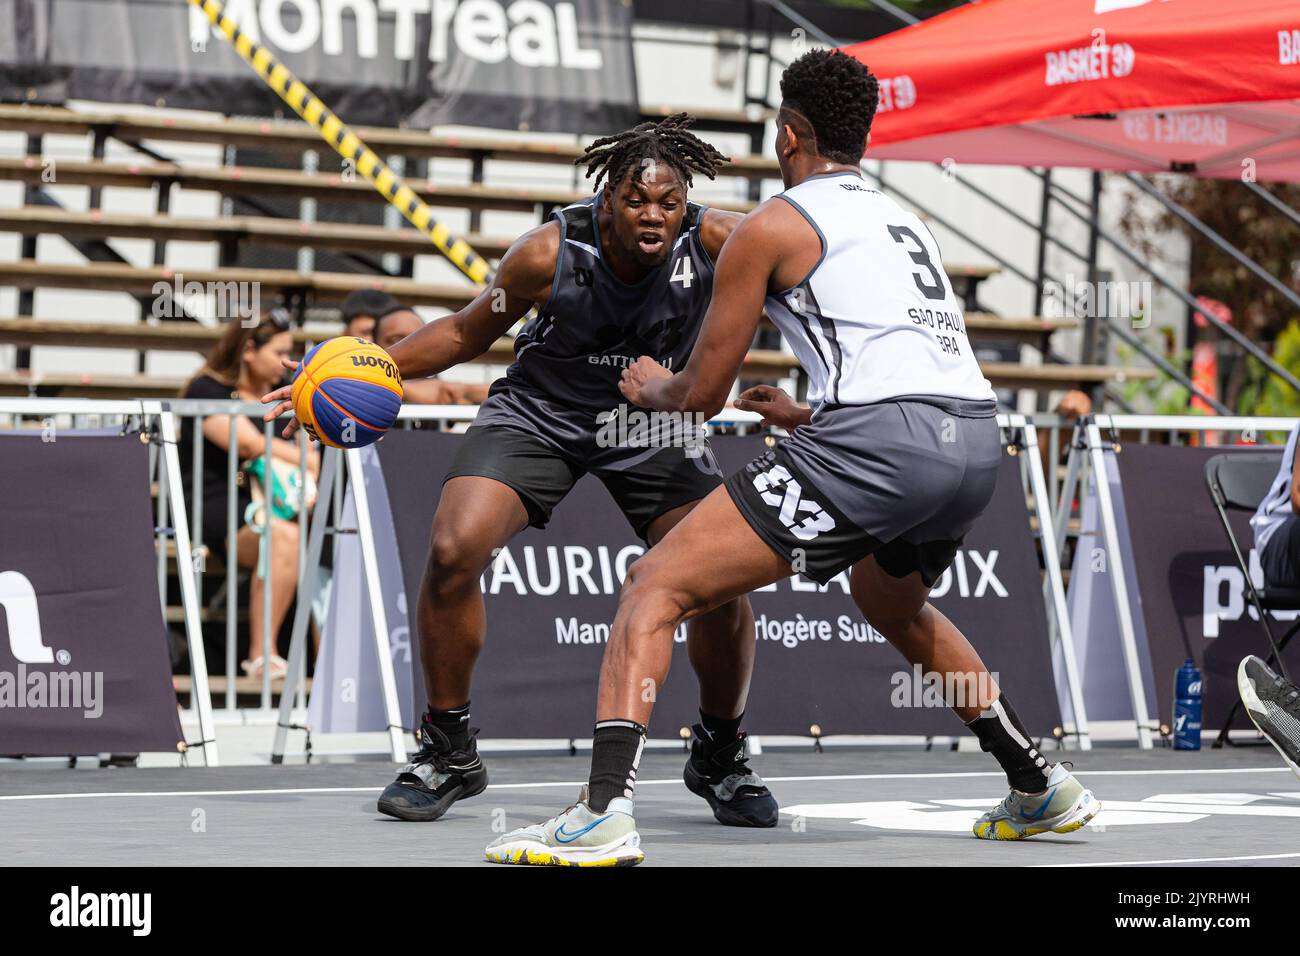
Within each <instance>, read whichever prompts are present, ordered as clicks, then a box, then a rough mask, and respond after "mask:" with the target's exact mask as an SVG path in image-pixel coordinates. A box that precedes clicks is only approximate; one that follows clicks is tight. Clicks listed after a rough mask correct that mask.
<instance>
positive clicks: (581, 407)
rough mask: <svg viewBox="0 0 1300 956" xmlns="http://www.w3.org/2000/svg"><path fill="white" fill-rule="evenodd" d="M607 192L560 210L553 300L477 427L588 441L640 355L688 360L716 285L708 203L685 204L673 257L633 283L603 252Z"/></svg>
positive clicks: (676, 364)
mask: <svg viewBox="0 0 1300 956" xmlns="http://www.w3.org/2000/svg"><path fill="white" fill-rule="evenodd" d="M602 192H603V191H602ZM601 195H602V193H597V194H596V195H594V196H591V197H590V198H588V199H584V200H582V201H581V202H577V203H574V204H573V205H571V206H566V207H565V208H564V209H561V210H558V211H557V212H555V213H554V214H553V217H552V218H554V219H556V220H558V221H559V223H560V229H561V240H560V251H559V254H558V256H557V257H556V263H555V278H554V281H553V284H552V287H551V298H550V301H549V302H547V303H546V306H545V308H543V309H542V310H541V311H540V312H539V313H538V314H537V316H536V317H535V318H533V319H532V320H531V321H529V322H528V324H527V325H525V326H524V328H523V330H522V331H521V332H520V333H519V335H518V336H517V337H516V339H515V362H514V364H513V365H511V366H510V368H509V369H508V370H507V371H506V374H505V377H504V378H503V379H500V380H498V381H497V383H496V384H495V385H494V386H493V387H492V391H491V393H490V394H489V396H488V398H487V400H486V401H485V402H484V403H483V406H482V410H481V411H480V413H479V415H478V418H477V419H476V422H477V423H478V424H506V425H515V426H517V427H526V428H530V429H532V430H535V431H539V432H540V433H541V434H542V435H543V436H544V437H548V438H550V439H551V440H552V441H554V442H557V443H568V442H571V441H577V440H581V439H583V438H587V437H590V436H593V435H594V434H595V433H596V431H597V430H598V428H599V425H598V424H597V418H596V416H597V415H599V414H600V413H601V412H609V411H611V410H613V409H615V408H617V407H618V406H619V405H620V404H625V403H626V399H625V398H623V395H622V393H621V392H619V390H618V383H619V378H620V376H621V375H622V372H623V369H625V368H626V367H627V366H628V365H630V364H631V363H632V362H634V361H636V360H637V358H639V357H640V356H642V355H649V356H652V357H653V358H654V359H655V360H656V361H658V362H659V363H660V364H662V365H664V366H665V367H667V368H669V369H671V370H672V371H674V372H676V371H680V370H681V369H682V367H683V366H685V364H686V360H687V359H688V358H689V357H690V353H691V348H692V346H694V344H695V339H696V336H697V335H698V334H699V330H700V324H701V322H702V321H703V319H704V314H705V313H706V312H707V311H708V308H709V299H710V297H711V295H712V292H713V260H712V259H711V258H710V257H709V254H708V252H707V251H706V250H705V248H704V243H703V241H702V240H701V238H700V223H701V221H702V219H703V216H704V208H705V207H703V206H701V205H699V204H697V203H693V202H688V203H687V204H686V215H685V217H684V218H683V221H682V227H681V231H680V233H679V234H678V237H677V241H676V243H675V244H674V246H673V248H672V251H671V252H670V253H669V256H668V261H667V262H665V263H664V264H663V265H662V266H660V267H659V268H658V269H657V270H655V271H654V272H652V273H651V274H650V275H648V276H646V277H645V279H643V280H642V281H641V282H638V283H637V284H636V285H627V284H626V283H624V282H622V281H620V280H619V279H618V278H617V277H616V276H615V275H614V273H613V272H611V271H610V269H609V267H608V266H606V264H605V262H604V260H603V259H602V258H601V254H600V232H599V226H598V225H597V222H596V206H597V203H599V202H600V197H601ZM521 417H522V419H523V420H522V421H521V420H520V419H521ZM569 450H572V449H569Z"/></svg>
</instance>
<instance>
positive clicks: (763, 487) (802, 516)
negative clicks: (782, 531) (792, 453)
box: [753, 465, 835, 541]
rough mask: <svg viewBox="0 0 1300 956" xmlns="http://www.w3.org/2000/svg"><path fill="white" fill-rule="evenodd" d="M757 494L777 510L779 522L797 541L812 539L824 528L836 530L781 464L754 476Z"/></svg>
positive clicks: (827, 516)
mask: <svg viewBox="0 0 1300 956" xmlns="http://www.w3.org/2000/svg"><path fill="white" fill-rule="evenodd" d="M753 481H754V489H755V490H756V491H757V492H758V494H759V497H760V498H762V499H763V501H765V502H766V503H767V504H769V505H771V506H772V507H773V508H777V509H779V514H780V518H781V523H782V524H783V525H785V526H786V527H787V528H788V529H789V530H790V532H791V533H792V534H793V535H794V536H795V537H796V538H798V539H799V540H800V541H811V540H812V539H813V538H815V537H817V536H818V535H819V534H821V533H822V532H824V531H833V530H835V519H834V518H833V517H832V516H831V514H830V513H829V512H828V511H827V510H826V509H825V508H823V507H822V506H821V505H819V504H818V503H817V502H815V501H813V500H811V499H810V498H805V497H804V496H803V487H802V486H801V485H800V484H799V482H798V480H797V479H796V478H795V477H794V476H793V475H791V474H790V472H789V470H788V469H787V468H786V467H785V466H784V465H772V466H771V467H770V468H768V469H767V470H766V471H761V472H759V473H758V474H757V475H755V476H754V479H753Z"/></svg>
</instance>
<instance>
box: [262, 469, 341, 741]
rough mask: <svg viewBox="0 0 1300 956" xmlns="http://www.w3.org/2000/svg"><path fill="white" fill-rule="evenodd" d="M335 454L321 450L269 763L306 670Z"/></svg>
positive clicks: (282, 737) (286, 732)
mask: <svg viewBox="0 0 1300 956" xmlns="http://www.w3.org/2000/svg"><path fill="white" fill-rule="evenodd" d="M339 457H340V455H339V451H338V450H337V449H335V448H326V449H324V455H323V460H322V461H321V470H320V481H319V483H318V485H317V491H316V509H315V512H314V513H313V514H312V518H311V530H310V531H309V532H308V535H307V563H306V568H305V571H304V574H303V576H302V577H301V578H300V579H299V581H298V606H297V607H296V608H295V609H294V612H293V636H292V637H291V638H290V640H289V669H288V671H287V672H286V673H285V675H284V687H282V688H281V689H280V716H279V718H278V719H277V720H276V722H275V741H274V742H273V743H272V745H271V763H283V762H284V751H285V748H286V746H287V744H288V737H289V725H290V724H291V723H292V716H293V700H294V697H295V696H296V694H297V692H298V689H299V687H300V686H301V685H300V682H301V681H302V679H303V677H304V675H305V674H306V671H307V668H306V663H307V625H308V623H309V622H310V621H311V613H312V602H314V601H315V600H316V584H317V581H318V580H319V578H318V577H317V575H316V570H317V569H318V568H319V567H320V558H321V552H322V551H323V550H324V546H325V527H326V526H327V525H328V524H329V523H330V519H331V517H332V509H331V507H330V504H331V495H332V494H333V492H334V482H335V480H336V478H337V475H338V470H339Z"/></svg>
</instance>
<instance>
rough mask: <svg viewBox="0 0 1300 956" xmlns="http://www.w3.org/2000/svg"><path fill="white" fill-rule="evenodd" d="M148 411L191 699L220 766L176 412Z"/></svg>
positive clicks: (209, 753) (155, 405) (151, 406)
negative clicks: (157, 442)
mask: <svg viewBox="0 0 1300 956" xmlns="http://www.w3.org/2000/svg"><path fill="white" fill-rule="evenodd" d="M140 407H141V409H142V410H143V412H144V414H145V415H157V416H158V427H159V434H161V435H162V453H163V467H164V469H165V474H166V481H167V499H168V502H169V504H170V506H171V514H172V525H173V527H174V528H175V532H176V579H177V580H178V581H179V582H180V585H181V606H182V609H183V610H184V612H185V639H186V642H187V643H188V644H189V651H190V675H191V679H192V685H191V688H190V699H191V701H192V703H193V704H194V710H195V711H196V712H197V713H198V716H199V738H200V741H201V743H200V746H201V747H202V748H203V763H204V765H205V766H208V767H216V766H218V765H219V763H220V758H219V755H218V753H217V728H216V724H215V723H214V721H213V719H212V692H211V689H210V688H209V686H208V658H207V654H206V652H205V651H204V648H203V628H202V626H201V625H200V623H199V595H198V588H197V587H196V586H195V580H194V550H193V545H192V543H191V542H190V522H189V515H188V514H187V511H186V506H185V493H184V490H183V489H182V487H181V463H180V456H179V455H178V454H177V452H176V441H177V428H176V416H175V415H174V414H173V413H172V412H171V411H164V406H163V403H162V402H141V403H140Z"/></svg>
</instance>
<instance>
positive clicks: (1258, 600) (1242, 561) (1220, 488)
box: [1205, 452, 1300, 747]
mask: <svg viewBox="0 0 1300 956" xmlns="http://www.w3.org/2000/svg"><path fill="white" fill-rule="evenodd" d="M1281 467H1282V454H1281V453H1280V452H1279V453H1275V454H1274V453H1270V454H1241V453H1237V454H1231V455H1215V456H1214V457H1213V458H1211V459H1210V460H1209V461H1207V462H1206V463H1205V483H1206V485H1207V486H1208V487H1209V489H1210V499H1211V500H1212V501H1213V502H1214V507H1215V510H1217V511H1218V512H1219V520H1220V521H1221V522H1223V531H1224V534H1226V535H1227V536H1228V543H1229V544H1231V545H1232V553H1233V555H1234V556H1235V557H1236V559H1237V566H1238V567H1239V568H1240V569H1241V573H1242V575H1243V576H1244V577H1245V579H1246V591H1247V592H1248V593H1249V594H1250V600H1251V603H1252V604H1253V605H1254V607H1255V613H1256V614H1258V615H1259V626H1260V627H1262V628H1263V629H1264V636H1265V637H1266V638H1267V639H1268V643H1269V647H1271V648H1272V653H1271V654H1270V655H1269V658H1268V660H1269V662H1270V664H1271V663H1274V662H1275V663H1276V665H1277V669H1278V671H1280V672H1281V674H1282V676H1283V677H1288V678H1289V676H1290V675H1288V674H1287V672H1286V663H1285V662H1284V661H1283V660H1282V651H1283V650H1284V649H1285V648H1286V646H1287V643H1288V642H1290V640H1291V638H1292V637H1293V636H1294V635H1295V633H1296V632H1297V631H1300V618H1297V619H1296V622H1295V623H1294V624H1292V625H1291V628H1290V630H1288V631H1287V632H1286V634H1285V635H1284V636H1283V637H1282V641H1281V643H1280V644H1279V643H1278V642H1277V641H1276V640H1275V639H1274V638H1273V629H1272V628H1271V627H1270V626H1269V623H1268V615H1267V614H1265V613H1264V612H1265V610H1270V611H1300V587H1296V588H1279V587H1263V588H1256V587H1255V582H1254V581H1253V580H1251V577H1250V567H1249V565H1247V563H1246V558H1245V556H1244V555H1243V554H1242V550H1241V546H1240V545H1239V544H1238V543H1237V537H1236V535H1234V534H1233V533H1232V525H1231V524H1230V523H1229V522H1228V512H1229V511H1248V512H1250V513H1252V514H1253V513H1254V512H1255V510H1256V509H1257V508H1258V507H1259V503H1260V502H1261V501H1263V500H1264V496H1265V495H1267V494H1268V491H1269V488H1271V487H1272V485H1273V481H1274V479H1275V478H1277V473H1278V470H1279V469H1280V468H1281ZM1247 553H1249V551H1247ZM1240 707H1241V701H1240V700H1237V701H1236V702H1235V703H1234V704H1233V705H1232V710H1231V711H1229V712H1228V719H1227V720H1226V721H1225V722H1224V724H1223V729H1222V730H1220V731H1219V736H1218V737H1217V738H1216V739H1215V741H1214V746H1215V747H1222V746H1223V745H1224V744H1225V743H1228V744H1231V743H1232V741H1231V740H1230V739H1229V738H1228V728H1230V727H1231V726H1232V721H1233V719H1234V718H1235V717H1236V716H1237V710H1238V709H1239V708H1240Z"/></svg>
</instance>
